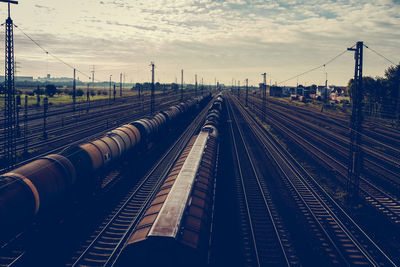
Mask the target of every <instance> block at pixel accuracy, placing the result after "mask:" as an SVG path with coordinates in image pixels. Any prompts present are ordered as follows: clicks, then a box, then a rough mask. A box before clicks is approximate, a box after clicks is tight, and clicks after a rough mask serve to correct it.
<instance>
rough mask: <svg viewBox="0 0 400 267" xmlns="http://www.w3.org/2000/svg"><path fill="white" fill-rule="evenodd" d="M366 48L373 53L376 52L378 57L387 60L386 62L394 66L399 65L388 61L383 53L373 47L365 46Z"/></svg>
mask: <svg viewBox="0 0 400 267" xmlns="http://www.w3.org/2000/svg"><path fill="white" fill-rule="evenodd" d="M364 46H365V47H366V48H368V49H369V50H371V51H372V52H374V53H375V54H376V55H378V56H380V57H381V58H383V59H385V60H386V61H388V62H390V63H391V64H393V65H397V64H396V63H394V62H393V61H391V60H390V59H388V58H387V57H385V56H384V55H382V54H381V53H379V52H378V51H376V50H374V49H372V48H371V47H369V46H367V45H365V44H364Z"/></svg>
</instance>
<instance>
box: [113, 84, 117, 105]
mask: <svg viewBox="0 0 400 267" xmlns="http://www.w3.org/2000/svg"><path fill="white" fill-rule="evenodd" d="M116 94H117V91H116V90H115V84H114V91H113V95H114V102H115V95H116Z"/></svg>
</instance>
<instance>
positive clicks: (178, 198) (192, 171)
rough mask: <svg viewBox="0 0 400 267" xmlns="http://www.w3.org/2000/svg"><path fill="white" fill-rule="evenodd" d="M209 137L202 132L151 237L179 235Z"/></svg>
mask: <svg viewBox="0 0 400 267" xmlns="http://www.w3.org/2000/svg"><path fill="white" fill-rule="evenodd" d="M208 136H209V133H208V132H201V133H200V134H199V135H198V137H197V139H196V142H195V143H194V144H193V147H192V149H191V151H190V153H189V155H188V157H187V159H186V161H185V163H184V164H183V166H182V169H181V171H180V173H179V175H178V177H177V178H176V181H175V183H174V185H173V187H172V188H171V192H170V193H169V194H168V197H167V199H166V200H165V202H164V205H163V206H162V208H161V210H160V213H159V216H158V217H157V219H156V220H155V222H154V224H153V227H152V228H151V230H150V232H149V236H165V237H175V236H176V234H177V233H178V230H179V227H180V222H181V221H182V216H183V213H184V211H185V208H186V205H187V201H188V199H189V196H190V192H191V191H192V187H193V184H194V181H195V178H196V174H197V170H198V167H199V164H200V161H201V159H202V155H203V152H204V149H205V147H206V143H207V139H208Z"/></svg>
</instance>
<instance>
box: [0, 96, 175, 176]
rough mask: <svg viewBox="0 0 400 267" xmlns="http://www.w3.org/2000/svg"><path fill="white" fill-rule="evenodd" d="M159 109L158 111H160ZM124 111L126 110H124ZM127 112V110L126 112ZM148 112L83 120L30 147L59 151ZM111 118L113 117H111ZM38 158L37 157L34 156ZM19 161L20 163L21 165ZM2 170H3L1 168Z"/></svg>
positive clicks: (168, 104)
mask: <svg viewBox="0 0 400 267" xmlns="http://www.w3.org/2000/svg"><path fill="white" fill-rule="evenodd" d="M172 102H176V103H178V102H179V99H176V100H175V101H172ZM170 105H171V102H165V103H162V104H160V105H159V106H158V109H159V110H162V109H163V108H165V107H168V106H170ZM159 110H158V111H159ZM122 113H124V112H122ZM125 113H126V112H125ZM146 114H147V113H146V112H145V111H138V112H129V114H124V115H123V116H119V117H117V118H116V117H115V114H112V115H110V118H112V119H113V123H107V121H104V120H103V119H102V120H99V118H98V117H96V118H94V119H93V121H95V124H94V125H93V124H90V123H88V122H82V124H81V125H80V126H81V127H79V128H77V129H75V128H76V127H78V126H77V125H72V126H71V129H74V130H72V131H70V132H67V133H65V132H64V129H61V130H56V131H57V133H56V134H54V135H55V136H54V137H53V138H48V139H47V140H39V141H38V142H35V143H31V144H30V146H29V149H37V150H38V151H37V152H36V153H34V155H37V154H43V153H46V154H47V153H48V152H49V151H57V149H55V147H58V148H59V149H62V148H63V147H65V145H66V144H70V143H71V142H76V141H80V140H85V139H88V138H92V137H95V136H98V135H99V134H100V133H103V132H106V131H108V130H109V129H113V128H115V126H116V125H117V124H118V123H119V124H121V123H127V122H131V121H132V120H135V119H137V118H139V117H141V116H145V115H146ZM110 120H111V119H110ZM22 150H23V146H20V147H18V150H17V151H19V152H21V151H22ZM34 158H37V157H34ZM31 160H32V158H30V159H29V160H27V161H23V163H26V162H28V161H31ZM20 163H21V162H20ZM20 163H18V165H20ZM3 171H4V170H3ZM0 172H1V170H0Z"/></svg>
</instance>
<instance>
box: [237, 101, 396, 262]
mask: <svg viewBox="0 0 400 267" xmlns="http://www.w3.org/2000/svg"><path fill="white" fill-rule="evenodd" d="M234 103H235V105H236V107H237V108H238V110H240V113H241V114H243V116H244V118H245V120H246V121H247V123H248V125H249V126H250V128H251V129H252V131H253V133H254V134H255V136H256V137H257V139H258V140H259V142H260V143H261V144H262V146H263V147H264V149H265V151H266V152H267V153H269V154H270V155H271V157H272V159H273V161H274V163H275V165H276V166H277V167H278V168H279V170H280V172H281V173H282V179H283V180H284V181H285V183H286V184H287V185H288V188H290V192H291V194H292V195H293V198H294V200H295V202H296V204H297V206H298V208H299V209H300V210H301V212H302V213H303V215H304V218H305V219H306V220H307V222H308V223H309V225H310V227H311V228H312V229H313V231H314V233H315V235H316V236H317V237H318V240H319V241H320V246H321V247H322V248H323V249H324V251H325V253H326V255H327V257H328V258H330V260H331V262H332V264H339V265H347V266H349V265H361V264H364V265H373V266H379V265H385V266H396V265H395V263H394V262H393V261H392V260H391V259H390V258H389V256H388V255H386V254H385V252H383V251H382V249H380V248H379V246H378V245H377V244H376V243H375V242H374V241H373V240H372V239H371V238H370V237H369V236H368V235H367V234H366V233H365V232H364V231H363V230H362V229H361V227H360V226H359V225H358V224H357V223H356V222H355V221H354V220H353V219H352V218H351V216H349V215H348V214H347V213H346V212H345V211H344V210H343V209H342V208H341V206H340V205H339V204H338V203H336V201H335V200H334V199H333V198H331V197H330V195H329V194H328V193H327V192H326V191H325V190H324V189H323V188H322V187H321V186H320V185H319V184H318V183H317V182H316V180H315V179H314V178H313V177H312V176H311V175H310V174H309V173H308V172H307V171H306V170H305V169H304V168H303V167H302V166H301V164H299V163H298V162H297V161H296V160H295V159H294V158H293V157H292V156H291V155H290V154H289V153H288V152H287V151H286V150H285V149H284V148H283V147H282V146H281V145H280V144H279V143H278V142H276V141H275V140H274V138H272V137H271V136H270V135H269V134H268V133H267V132H266V131H265V130H264V129H263V128H262V127H261V126H260V125H259V124H258V122H257V121H256V120H255V119H254V118H252V117H251V116H250V115H249V114H248V113H247V112H246V111H245V110H244V108H243V107H242V106H241V104H240V103H238V102H237V101H234Z"/></svg>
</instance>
